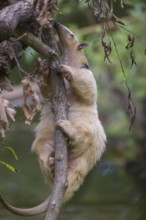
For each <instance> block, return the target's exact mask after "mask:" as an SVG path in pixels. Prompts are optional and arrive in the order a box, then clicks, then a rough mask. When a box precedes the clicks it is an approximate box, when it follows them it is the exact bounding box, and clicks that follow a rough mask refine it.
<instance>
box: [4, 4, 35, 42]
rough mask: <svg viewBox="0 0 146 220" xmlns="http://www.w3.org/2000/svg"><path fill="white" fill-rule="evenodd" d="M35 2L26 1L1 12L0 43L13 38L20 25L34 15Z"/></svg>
mask: <svg viewBox="0 0 146 220" xmlns="http://www.w3.org/2000/svg"><path fill="white" fill-rule="evenodd" d="M32 6H33V0H24V1H20V2H17V3H16V4H12V5H9V6H7V7H5V8H4V9H2V10H1V11H0V42H1V41H3V40H6V39H8V38H9V37H10V36H12V34H13V32H14V31H15V29H16V27H17V26H18V24H19V23H21V22H25V21H27V20H29V19H30V18H31V16H32V15H33V7H32Z"/></svg>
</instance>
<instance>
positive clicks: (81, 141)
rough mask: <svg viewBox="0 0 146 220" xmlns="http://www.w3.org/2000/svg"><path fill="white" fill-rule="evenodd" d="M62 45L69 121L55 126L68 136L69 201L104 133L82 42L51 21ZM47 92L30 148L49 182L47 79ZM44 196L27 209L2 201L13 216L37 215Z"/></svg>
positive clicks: (98, 150) (102, 144)
mask: <svg viewBox="0 0 146 220" xmlns="http://www.w3.org/2000/svg"><path fill="white" fill-rule="evenodd" d="M54 26H55V29H56V31H57V33H58V36H59V40H60V43H61V47H62V63H63V65H61V66H60V69H59V71H60V72H62V74H63V76H64V80H65V85H66V89H67V98H68V101H69V103H70V108H69V120H60V121H58V122H57V126H59V128H60V129H61V130H62V131H63V132H64V133H65V135H66V137H67V139H68V177H67V180H68V187H67V189H66V191H65V195H64V201H63V202H65V201H67V200H69V199H70V198H71V197H72V196H73V194H74V192H75V191H77V190H78V188H79V187H80V185H81V184H82V183H83V181H84V179H85V177H86V175H87V174H88V173H89V171H90V170H91V169H92V168H93V166H94V165H95V164H96V162H97V161H98V160H99V159H100V158H101V155H102V154H103V152H104V150H105V141H106V135H105V132H104V129H103V127H102V125H101V122H100V120H99V118H98V111H97V102H96V101H97V86H96V82H95V79H94V76H93V74H92V72H91V70H90V69H89V66H88V62H87V59H86V56H85V54H84V52H83V48H84V47H85V46H86V44H85V43H81V44H80V43H79V41H78V39H77V38H76V36H75V35H74V34H73V33H72V32H71V31H70V30H69V29H68V28H66V27H65V26H63V25H62V24H59V23H55V25H54ZM44 89H45V90H47V91H49V94H47V93H45V92H44V91H43V88H42V94H43V95H44V98H45V99H46V100H47V101H46V103H45V105H44V107H43V110H42V113H41V119H40V123H39V124H38V126H37V127H36V138H35V140H34V142H33V145H32V151H33V152H35V153H36V154H37V156H38V159H39V162H40V166H41V169H42V171H43V173H44V175H45V176H46V177H47V179H48V181H49V182H51V183H52V184H53V175H52V165H53V163H54V156H53V155H54V130H55V126H56V124H55V122H54V115H53V112H52V109H51V99H52V91H51V83H50V82H48V84H47V88H44ZM48 201H49V199H47V200H46V201H45V202H43V203H42V204H40V205H38V206H36V207H34V208H28V209H21V208H16V207H14V206H11V205H9V204H8V203H7V202H5V201H4V200H3V205H4V206H5V207H6V208H7V209H9V211H11V212H13V213H15V214H17V215H24V216H30V215H38V214H41V213H43V212H45V211H46V209H47V206H48Z"/></svg>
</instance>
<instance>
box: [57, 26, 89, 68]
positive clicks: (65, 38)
mask: <svg viewBox="0 0 146 220" xmlns="http://www.w3.org/2000/svg"><path fill="white" fill-rule="evenodd" d="M54 28H55V29H56V31H57V34H58V37H59V40H60V43H61V49H62V57H63V62H64V64H66V65H70V66H72V67H75V68H87V69H88V68H89V67H88V61H87V59H86V56H85V54H84V52H83V49H84V48H86V47H88V44H87V43H80V42H79V40H78V39H77V37H76V36H75V35H74V33H73V32H72V31H71V30H69V29H68V28H67V27H65V26H64V25H62V24H60V23H57V22H55V23H54Z"/></svg>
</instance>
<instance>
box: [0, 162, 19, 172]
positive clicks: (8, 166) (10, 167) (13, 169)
mask: <svg viewBox="0 0 146 220" xmlns="http://www.w3.org/2000/svg"><path fill="white" fill-rule="evenodd" d="M0 163H1V164H2V165H4V166H5V167H6V168H8V169H9V170H11V171H12V172H14V173H18V171H17V170H16V169H15V168H14V167H13V166H11V165H10V164H8V163H6V162H4V161H2V160H0Z"/></svg>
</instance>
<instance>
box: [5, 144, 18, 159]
mask: <svg viewBox="0 0 146 220" xmlns="http://www.w3.org/2000/svg"><path fill="white" fill-rule="evenodd" d="M5 148H6V149H8V150H9V151H10V152H11V153H12V155H13V156H14V158H15V159H16V160H18V156H17V154H16V152H15V151H14V149H13V148H12V147H5Z"/></svg>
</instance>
